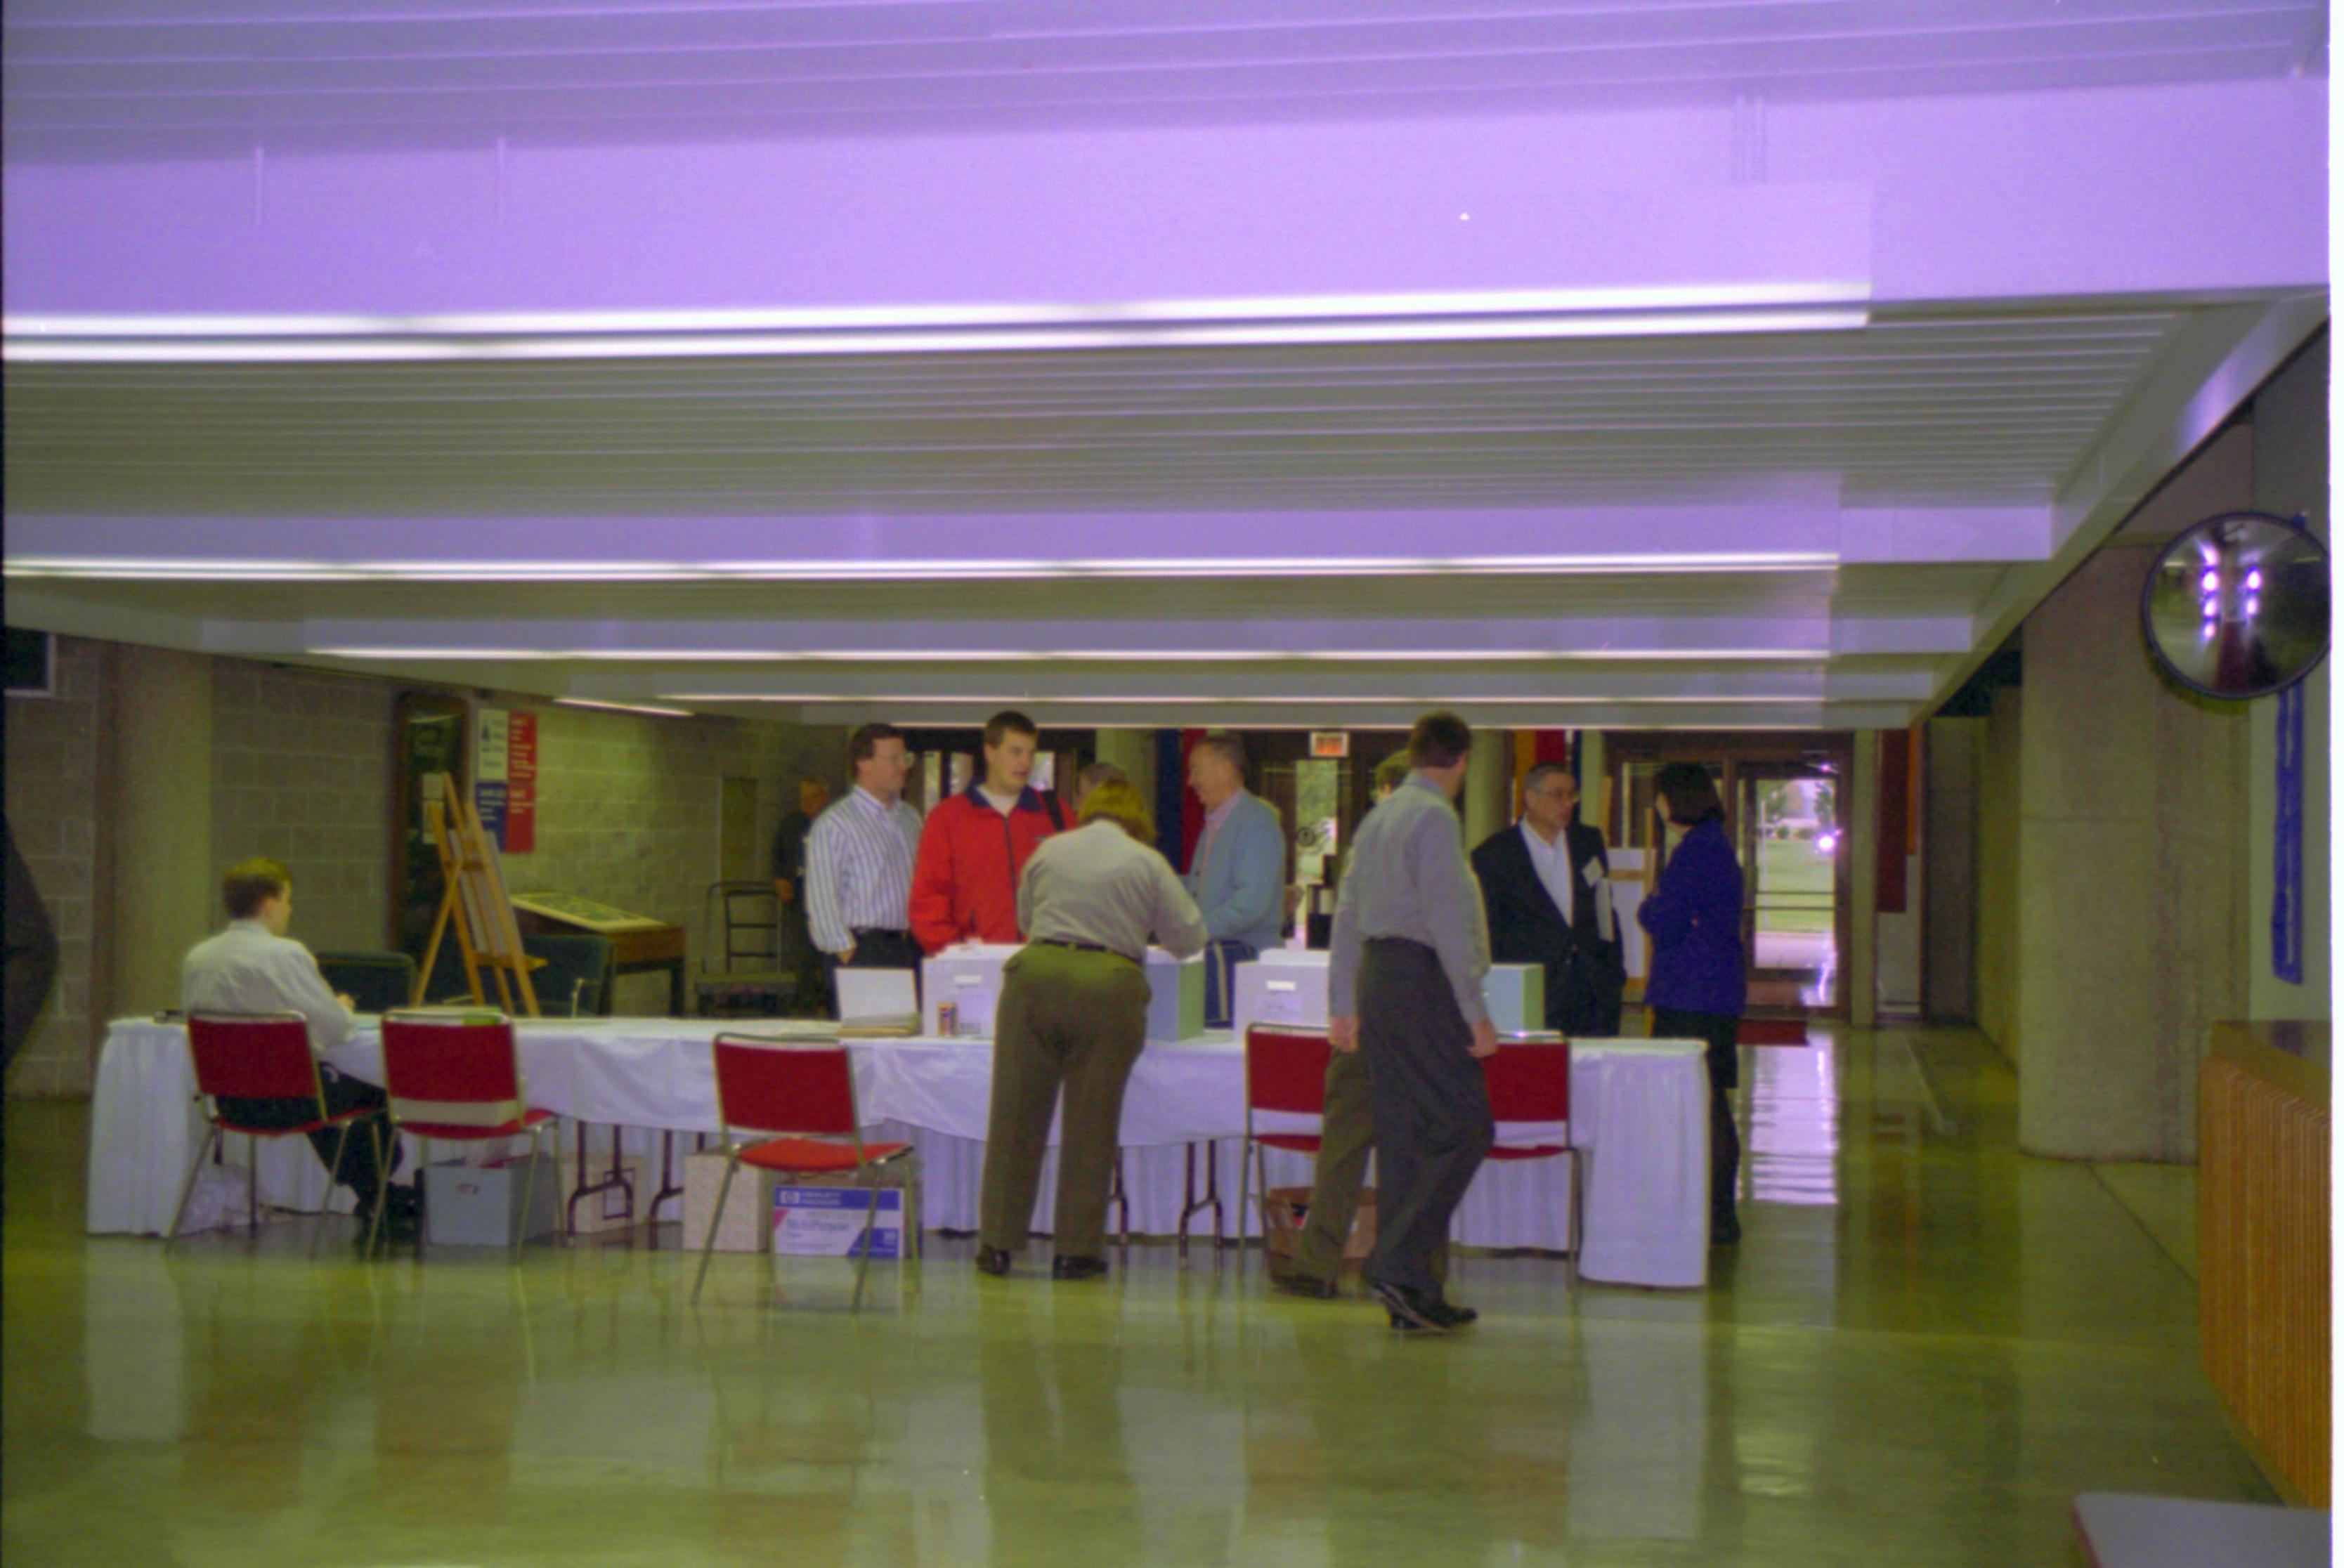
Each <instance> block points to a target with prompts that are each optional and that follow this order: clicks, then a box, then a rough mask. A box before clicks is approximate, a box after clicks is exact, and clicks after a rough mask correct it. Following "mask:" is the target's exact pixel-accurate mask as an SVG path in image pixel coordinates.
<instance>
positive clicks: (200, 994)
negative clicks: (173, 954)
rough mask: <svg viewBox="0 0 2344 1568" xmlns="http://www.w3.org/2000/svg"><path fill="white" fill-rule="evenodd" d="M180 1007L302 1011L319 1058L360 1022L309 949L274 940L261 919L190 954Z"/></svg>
mask: <svg viewBox="0 0 2344 1568" xmlns="http://www.w3.org/2000/svg"><path fill="white" fill-rule="evenodd" d="M179 1005H180V1006H181V1007H183V1008H185V1009H187V1010H188V1011H189V1012H298V1013H299V1014H300V1015H301V1016H302V1017H304V1018H306V1019H308V1020H309V1049H310V1050H314V1051H316V1052H317V1053H318V1055H319V1056H324V1055H326V1054H327V1053H328V1052H329V1051H332V1050H337V1049H338V1048H339V1047H340V1045H341V1043H342V1042H343V1041H344V1040H348V1039H349V1037H350V1029H351V1026H352V1025H353V1024H354V1023H355V1021H356V1020H355V1019H354V1018H353V1017H352V1015H351V1013H350V1010H349V1009H348V1008H346V1007H344V1006H343V1005H342V1003H341V999H340V998H338V997H337V996H336V995H335V994H334V993H333V990H332V989H331V988H330V987H328V985H327V984H326V977H325V976H324V975H322V974H319V973H318V960H317V959H316V958H314V957H312V956H311V954H310V952H309V950H308V948H305V947H303V946H302V945H301V944H300V943H299V942H297V941H295V940H292V939H291V938H290V937H278V936H271V935H270V934H269V930H268V927H267V926H264V925H262V924H261V923H260V922H259V921H258V920H231V921H229V922H228V928H227V930H224V931H222V932H220V934H219V935H217V936H216V937H207V938H205V939H204V940H202V941H199V942H197V944H196V945H195V946H194V947H192V948H189V949H188V950H187V957H186V958H185V959H184V960H181V961H180V964H179Z"/></svg>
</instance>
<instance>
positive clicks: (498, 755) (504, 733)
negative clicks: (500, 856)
mask: <svg viewBox="0 0 2344 1568" xmlns="http://www.w3.org/2000/svg"><path fill="white" fill-rule="evenodd" d="M472 742H473V750H472V805H473V807H474V808H475V809H478V810H479V812H480V827H481V829H482V830H483V831H485V832H486V833H487V834H488V835H489V837H490V838H492V839H495V840H496V841H497V848H498V849H504V848H505V812H506V809H507V807H508V806H509V805H510V801H511V775H510V765H511V754H512V715H511V713H510V712H509V711H508V710H506V709H501V708H483V709H479V710H477V712H476V713H475V715H474V717H473V721H472Z"/></svg>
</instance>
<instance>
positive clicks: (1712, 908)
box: [1636, 820, 1749, 1015]
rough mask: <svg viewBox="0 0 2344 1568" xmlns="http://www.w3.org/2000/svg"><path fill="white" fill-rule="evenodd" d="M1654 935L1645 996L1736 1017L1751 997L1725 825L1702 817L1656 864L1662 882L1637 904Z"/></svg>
mask: <svg viewBox="0 0 2344 1568" xmlns="http://www.w3.org/2000/svg"><path fill="white" fill-rule="evenodd" d="M1636 923H1637V924H1639V925H1641V926H1642V927H1643V928H1644V931H1645V934H1646V935H1648V936H1650V937H1651V938H1652V962H1651V963H1650V964H1649V965H1648V966H1647V978H1646V980H1645V981H1644V1002H1645V1005H1646V1006H1648V1007H1655V1008H1668V1009H1671V1010H1674V1011H1678V1012H1723V1013H1733V1014H1736V1015H1739V1014H1740V1013H1741V1011H1742V1008H1743V1002H1744V1001H1745V1000H1747V999H1748V990H1749V978H1748V971H1747V970H1746V969H1745V967H1744V965H1743V954H1742V868H1741V866H1740V865H1739V864H1738V863H1736V861H1735V860H1734V859H1733V845H1731V844H1729V843H1727V842H1726V840H1725V824H1724V823H1723V822H1720V821H1716V820H1711V821H1707V822H1703V823H1702V824H1701V825H1700V826H1699V827H1697V828H1694V829H1692V831H1690V832H1688V833H1687V834H1686V835H1685V836H1684V839H1682V842H1680V843H1679V844H1678V845H1677V849H1676V853H1675V854H1673V855H1671V856H1670V857H1669V863H1668V864H1667V865H1666V866H1663V867H1662V869H1661V881H1660V885H1659V886H1658V887H1656V888H1654V889H1653V890H1652V896H1651V897H1650V898H1647V899H1646V900H1644V901H1643V902H1642V904H1639V905H1638V906H1637V907H1636Z"/></svg>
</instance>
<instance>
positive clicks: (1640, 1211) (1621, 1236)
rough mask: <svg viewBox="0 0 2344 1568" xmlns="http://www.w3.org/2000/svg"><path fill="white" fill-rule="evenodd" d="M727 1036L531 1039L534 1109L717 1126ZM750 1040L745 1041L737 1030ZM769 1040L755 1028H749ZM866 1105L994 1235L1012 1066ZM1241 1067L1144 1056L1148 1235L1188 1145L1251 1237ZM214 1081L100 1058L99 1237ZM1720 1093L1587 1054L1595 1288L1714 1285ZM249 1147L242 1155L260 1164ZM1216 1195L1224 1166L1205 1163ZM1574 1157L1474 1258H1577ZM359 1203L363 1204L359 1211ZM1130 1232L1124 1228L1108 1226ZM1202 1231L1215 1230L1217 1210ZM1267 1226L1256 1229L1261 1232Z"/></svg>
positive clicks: (367, 1073)
mask: <svg viewBox="0 0 2344 1568" xmlns="http://www.w3.org/2000/svg"><path fill="white" fill-rule="evenodd" d="M721 1027H725V1026H722V1025H720V1024H718V1023H716V1022H712V1021H701V1020H672V1019H561V1020H546V1021H544V1022H523V1023H521V1024H520V1025H518V1026H517V1029H518V1039H519V1041H520V1058H521V1070H522V1073H523V1074H524V1076H525V1077H526V1079H527V1081H528V1086H529V1099H530V1103H531V1104H532V1105H536V1106H540V1107H542V1108H544V1109H546V1110H549V1111H554V1112H556V1113H558V1114H560V1115H561V1116H564V1117H567V1118H571V1119H575V1120H582V1121H588V1122H596V1123H602V1124H605V1125H611V1126H623V1127H628V1128H632V1129H641V1130H650V1131H677V1132H713V1131H715V1130H716V1125H715V1120H716V1094H715V1081H714V1070H713V1067H712V1061H711V1057H710V1052H709V1049H708V1044H709V1040H710V1039H711V1038H712V1036H713V1035H714V1034H715V1033H716V1032H717V1030H718V1029H719V1028H721ZM733 1027H738V1026H737V1025H736V1026H733ZM751 1032H753V1030H751ZM331 1060H332V1061H333V1063H334V1065H335V1066H336V1067H338V1068H339V1069H341V1070H343V1071H346V1072H348V1073H349V1074H350V1075H351V1076H352V1077H355V1078H359V1079H363V1080H365V1081H368V1082H370V1083H379V1082H381V1081H382V1045H381V1039H380V1036H379V1033H378V1032H377V1031H376V1030H374V1029H372V1028H370V1027H368V1026H367V1025H365V1024H361V1026H360V1029H359V1031H358V1032H357V1033H356V1034H355V1035H353V1036H352V1038H351V1039H350V1040H349V1043H348V1044H346V1045H345V1046H344V1047H343V1048H342V1049H341V1050H338V1051H337V1052H336V1053H335V1054H334V1056H333V1057H332V1059H331ZM854 1061H855V1090H856V1094H857V1096H858V1097H859V1099H860V1101H861V1107H862V1111H863V1114H864V1117H865V1118H866V1119H867V1120H868V1121H870V1122H872V1123H873V1124H874V1125H875V1126H876V1127H877V1128H878V1129H879V1130H880V1132H881V1135H882V1136H889V1137H897V1138H903V1139H905V1140H907V1141H912V1142H914V1143H916V1144H918V1145H919V1148H920V1151H921V1161H922V1166H923V1176H924V1187H925V1191H924V1194H923V1198H924V1209H925V1211H926V1212H925V1215H924V1219H925V1222H926V1223H928V1224H929V1225H932V1226H941V1227H944V1228H945V1229H950V1230H974V1229H975V1225H976V1203H977V1193H978V1176H979V1173H980V1172H981V1171H982V1169H983V1166H984V1139H985V1114H986V1109H987V1105H988V1103H989V1096H990V1091H991V1084H992V1067H993V1052H992V1046H991V1043H990V1042H989V1041H986V1040H857V1041H854ZM1242 1067H1243V1060H1242V1057H1241V1055H1240V1053H1239V1051H1238V1046H1237V1044H1236V1043H1235V1041H1234V1040H1232V1039H1230V1038H1229V1037H1228V1036H1226V1035H1222V1036H1217V1037H1216V1036H1208V1037H1207V1038H1205V1039H1203V1040H1191V1041H1184V1042H1181V1043H1178V1044H1171V1043H1155V1044H1151V1045H1149V1046H1148V1048H1147V1050H1145V1051H1144V1052H1142V1053H1141V1056H1140V1059H1139V1062H1138V1065H1137V1068H1136V1069H1135V1070H1133V1073H1132V1078H1131V1088H1130V1091H1129V1092H1128V1093H1127V1096H1126V1097H1125V1101H1124V1117H1123V1144H1124V1180H1125V1184H1126V1188H1127V1192H1128V1195H1129V1198H1130V1201H1131V1220H1132V1225H1133V1228H1134V1229H1135V1230H1137V1231H1142V1232H1144V1233H1147V1234H1157V1235H1161V1234H1167V1233H1169V1232H1170V1231H1172V1230H1173V1229H1174V1227H1175V1225H1176V1224H1177V1221H1178V1217H1179V1212H1180V1207H1181V1196H1182V1178H1183V1173H1184V1170H1185V1167H1186V1164H1187V1161H1188V1160H1189V1159H1190V1158H1191V1156H1190V1155H1189V1154H1188V1146H1189V1145H1192V1144H1209V1145H1211V1146H1212V1147H1214V1148H1215V1149H1216V1150H1217V1164H1218V1169H1219V1178H1220V1190H1221V1197H1222V1203H1223V1211H1224V1213H1225V1215H1226V1216H1227V1225H1228V1229H1230V1230H1234V1229H1235V1227H1236V1224H1237V1214H1236V1209H1237V1191H1238V1149H1239V1138H1240V1135H1241V1134H1242V1131H1243V1130H1244V1126H1245V1106H1244V1100H1243V1089H1242V1081H1243V1078H1242ZM194 1092H195V1078H194V1071H193V1069H192V1067H191V1065H190V1063H189V1060H188V1057H187V1036H186V1031H185V1030H184V1028H183V1027H182V1026H180V1025H177V1024H160V1023H155V1022H151V1021H148V1020H124V1021H121V1022H117V1023H116V1024H115V1025H113V1026H112V1028H111V1029H109V1030H108V1031H107V1033H106V1049H105V1053H104V1055H103V1056H102V1057H101V1058H100V1059H99V1062H98V1072H97V1087H96V1101H95V1105H94V1108H93V1111H92V1115H91V1129H90V1172H89V1216H88V1224H89V1229H90V1230H91V1231H93V1232H99V1233H105V1232H115V1231H130V1232H134V1233H137V1234H143V1235H159V1234H161V1233H162V1231H163V1229H164V1227H165V1226H166V1225H167V1224H168V1223H169V1222H170V1218H171V1207H172V1205H173V1203H175V1202H176V1201H177V1198H178V1191H179V1183H180V1181H182V1180H183V1179H184V1178H185V1177H186V1174H187V1161H188V1160H189V1159H190V1158H192V1157H193V1155H194V1152H195V1150H196V1147H197V1141H199V1140H200V1138H201V1136H202V1131H203V1127H202V1122H201V1121H200V1120H199V1118H198V1117H197V1113H196V1107H195V1104H194V1101H193V1095H194ZM1708 1106H1709V1085H1708V1076H1707V1070H1706V1069H1705V1068H1704V1067H1703V1065H1702V1047H1701V1046H1700V1044H1699V1043H1698V1042H1696V1041H1691V1040H1577V1041H1574V1042H1572V1046H1571V1109H1572V1112H1573V1114H1572V1119H1571V1121H1572V1124H1571V1133H1572V1135H1573V1137H1574V1139H1575V1141H1577V1143H1578V1144H1579V1146H1580V1148H1581V1151H1583V1152H1582V1158H1583V1159H1584V1160H1585V1161H1586V1166H1587V1179H1588V1193H1587V1205H1586V1208H1587V1237H1586V1243H1585V1246H1584V1248H1583V1249H1582V1251H1581V1257H1580V1271H1581V1273H1582V1274H1584V1275H1585V1276H1586V1277H1587V1278H1589V1279H1591V1280H1603V1281H1610V1282H1619V1283H1626V1284H1642V1285H1661V1286H1697V1285H1701V1284H1703V1283H1705V1282H1707V1278H1708V1272H1707V1270H1708V1215H1709V1111H1708ZM1538 1136H1539V1134H1538V1130H1535V1129H1501V1130H1500V1139H1501V1141H1514V1142H1532V1141H1538ZM240 1144H241V1141H240V1140H236V1141H232V1143H231V1152H230V1156H229V1157H230V1158H231V1159H236V1160H241V1159H242V1158H243V1157H244V1155H243V1150H242V1148H241V1147H240ZM1193 1158H1194V1161H1195V1163H1196V1165H1197V1177H1198V1181H1199V1184H1200V1185H1201V1182H1202V1178H1203V1173H1204V1172H1203V1165H1204V1151H1203V1150H1202V1149H1198V1150H1197V1151H1196V1154H1195V1155H1194V1156H1193ZM258 1169H259V1188H260V1195H261V1197H262V1199H263V1201H267V1202H269V1203H274V1204H278V1205H282V1206H285V1207H289V1208H301V1209H316V1208H318V1207H319V1206H320V1205H321V1204H322V1203H323V1202H324V1201H325V1200H326V1198H327V1191H326V1180H325V1171H324V1170H323V1169H322V1168H321V1167H320V1166H319V1164H318V1161H317V1160H316V1158H315V1157H314V1156H313V1155H312V1154H311V1153H310V1152H309V1148H308V1143H307V1141H304V1140H301V1139H289V1138H288V1139H278V1140H274V1141H267V1142H264V1143H263V1144H262V1145H261V1148H260V1151H259V1159H258ZM1567 1170H1568V1166H1567V1162H1565V1161H1559V1160H1540V1161H1506V1162H1503V1163H1493V1164H1491V1165H1489V1166H1487V1167H1485V1168H1484V1169H1483V1171H1481V1174H1480V1176H1479V1177H1478V1178H1477V1179H1476V1180H1475V1181H1474V1184H1473V1188H1472V1191H1470V1192H1469V1193H1468V1194H1467V1195H1466V1199H1465V1202H1464V1204H1463V1205H1462V1206H1461V1207H1460V1209H1459V1211H1458V1215H1457V1224H1456V1235H1457V1239H1458V1240H1459V1241H1463V1242H1465V1243H1466V1244H1468V1245H1470V1246H1482V1247H1541V1248H1546V1249H1549V1250H1552V1251H1566V1250H1568V1249H1569V1247H1570V1245H1571V1238H1570V1236H1569V1234H1568V1228H1569V1221H1568V1215H1569V1206H1568V1202H1567V1198H1568V1193H1569V1182H1568V1180H1567V1175H1566V1172H1567ZM1054 1180H1055V1174H1054V1173H1046V1180H1045V1183H1044V1189H1043V1210H1042V1211H1041V1212H1040V1213H1039V1214H1037V1215H1036V1221H1035V1223H1036V1228H1038V1229H1043V1230H1046V1229H1048V1226H1049V1214H1048V1204H1049V1193H1050V1191H1051V1183H1052V1181H1054ZM1269 1180H1270V1181H1271V1184H1272V1185H1275V1186H1288V1185H1292V1186H1307V1185H1308V1183H1309V1181H1310V1172H1309V1161H1308V1160H1306V1159H1304V1158H1302V1157H1301V1156H1298V1155H1283V1154H1279V1153H1277V1152H1275V1151H1273V1152H1272V1153H1271V1155H1270V1157H1269ZM343 1197H344V1199H345V1201H347V1194H344V1195H343ZM1110 1218H1111V1219H1112V1216H1110ZM1197 1224H1198V1225H1201V1226H1202V1227H1204V1228H1205V1229H1207V1230H1209V1228H1210V1225H1211V1221H1210V1218H1209V1216H1206V1215H1199V1216H1198V1218H1197ZM1254 1229H1255V1228H1254V1227H1253V1226H1251V1225H1248V1233H1252V1232H1253V1231H1254Z"/></svg>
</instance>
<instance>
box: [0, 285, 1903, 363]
mask: <svg viewBox="0 0 2344 1568" xmlns="http://www.w3.org/2000/svg"><path fill="white" fill-rule="evenodd" d="M1869 295H1870V289H1869V287H1868V286H1864V285H1861V284H1848V283H1806V284H1775V285H1766V286H1722V285H1686V286H1673V287H1652V288H1608V289H1607V288H1582V289H1511V290H1492V291H1486V292H1456V293H1429V294H1369V295H1326V296H1316V297H1310V296H1292V297H1241V298H1230V299H1197V300H1161V301H1143V302H1137V303H1131V304H1119V305H1047V306H1018V305H989V306H942V307H903V306H865V307H825V308H819V309H807V310H768V311H635V312H601V313H571V312H515V313H507V314H500V315H480V316H441V317H432V316H420V317H351V316H285V317H266V316H219V317H203V316H123V317H74V316H36V317H16V318H15V319H11V320H7V321H6V322H5V335H6V337H5V347H0V354H5V357H6V358H7V359H8V360H11V361H14V362H17V363H25V364H39V363H79V364H124V363H135V364H166V363H217V362H230V363H239V364H272V363H274V364H285V363H303V362H347V363H357V362H396V361H407V362H413V361H429V360H459V359H461V360H518V359H614V358H640V357H663V358H673V357H707V356H736V355H756V356H776V355H806V354H933V353H970V352H976V353H1001V352H1010V351H1025V350H1030V349H1098V348H1132V347H1139V348H1164V347H1242V346H1252V345H1268V344H1320V343H1407V342H1440V341H1459V340H1474V339H1480V340H1495V339H1509V338H1557V337H1667V336H1675V335H1680V334H1687V333H1703V334H1711V333H1733V332H1817V331H1844V330H1853V329H1856V328H1861V327H1865V326H1868V325H1869V324H1870V320H1871V317H1870V313H1869V311H1868V310H1867V309H1865V308H1864V301H1865V300H1866V299H1867V298H1868V297H1869Z"/></svg>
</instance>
